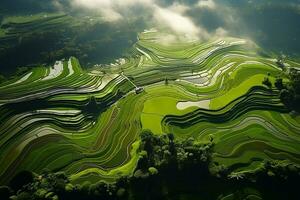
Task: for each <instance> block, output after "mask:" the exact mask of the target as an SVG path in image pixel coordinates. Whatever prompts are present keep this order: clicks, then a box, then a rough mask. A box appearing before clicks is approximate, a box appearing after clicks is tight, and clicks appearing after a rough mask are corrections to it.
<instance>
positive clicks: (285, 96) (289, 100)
mask: <svg viewBox="0 0 300 200" xmlns="http://www.w3.org/2000/svg"><path fill="white" fill-rule="evenodd" d="M279 98H280V100H281V102H282V103H283V104H284V105H285V106H286V107H287V108H289V109H292V107H293V104H294V98H295V94H294V92H293V90H287V89H282V90H281V91H280V94H279Z"/></svg>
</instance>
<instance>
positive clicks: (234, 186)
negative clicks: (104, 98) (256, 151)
mask: <svg viewBox="0 0 300 200" xmlns="http://www.w3.org/2000/svg"><path fill="white" fill-rule="evenodd" d="M213 145H214V144H213V142H208V143H201V142H199V141H195V140H194V139H193V138H188V139H185V140H176V139H175V138H174V135H172V134H168V135H160V136H155V135H153V134H152V133H151V132H149V131H144V132H143V133H141V145H140V147H139V150H138V154H139V160H138V164H137V166H136V168H135V171H134V173H133V174H132V175H127V176H122V177H121V178H119V179H117V180H116V181H115V182H113V183H105V182H103V181H99V182H97V183H94V184H91V183H90V182H89V181H86V182H84V183H83V184H81V185H79V184H76V185H74V184H72V183H71V182H70V180H69V179H68V177H67V176H66V175H65V174H64V173H54V174H53V173H50V172H43V173H42V174H40V175H34V174H32V173H30V172H28V171H23V172H20V173H19V174H18V175H16V177H15V178H14V179H13V180H12V181H11V183H10V186H11V188H9V187H2V188H0V192H1V196H2V197H4V198H5V199H6V198H7V199H8V197H9V196H11V197H12V198H13V199H106V200H108V199H199V198H200V199H245V198H246V199H285V198H288V199H296V198H297V196H298V195H297V190H296V188H297V185H295V182H293V181H296V180H298V179H299V177H300V173H299V169H300V168H299V167H300V166H299V165H298V166H297V165H291V164H288V165H287V164H286V163H284V162H272V161H265V162H264V163H263V165H261V167H260V169H259V170H258V171H256V172H255V173H251V174H247V173H236V174H230V175H228V174H227V173H228V170H226V169H221V168H219V170H218V172H217V173H215V172H214V173H211V172H209V165H210V164H211V153H212V151H213ZM266 184H267V185H266ZM216 187H221V188H218V189H217V190H216V189H215V188H216ZM276 188H280V190H278V191H276V190H275V191H273V190H274V189H276ZM282 191H284V192H282ZM286 192H287V193H286Z"/></svg>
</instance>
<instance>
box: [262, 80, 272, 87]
mask: <svg viewBox="0 0 300 200" xmlns="http://www.w3.org/2000/svg"><path fill="white" fill-rule="evenodd" d="M262 84H264V85H266V86H267V87H268V88H271V87H272V83H271V81H270V79H269V78H268V77H265V78H264V80H263V82H262Z"/></svg>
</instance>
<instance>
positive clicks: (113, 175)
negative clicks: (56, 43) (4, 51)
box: [0, 30, 300, 199]
mask: <svg viewBox="0 0 300 200" xmlns="http://www.w3.org/2000/svg"><path fill="white" fill-rule="evenodd" d="M169 36H170V35H169V34H168V33H161V32H157V31H156V30H148V31H144V32H143V33H141V34H139V35H138V42H137V43H135V44H134V46H133V48H132V49H131V52H130V54H129V55H128V56H127V57H124V58H120V59H117V60H116V61H115V62H114V63H111V64H107V65H95V66H94V67H93V68H92V69H90V70H84V69H82V68H81V65H80V64H79V61H78V60H77V59H76V58H75V57H70V59H69V60H60V61H57V62H56V63H55V64H54V65H53V66H51V67H46V66H36V67H34V68H32V69H25V70H20V75H19V76H16V77H15V78H12V79H10V80H7V81H5V82H3V83H1V84H0V93H1V96H0V138H1V139H0V152H1V157H0V163H1V165H0V184H1V185H2V184H3V185H8V184H10V183H12V182H14V179H13V177H15V176H17V175H18V174H19V173H20V172H22V171H30V172H33V173H34V174H35V175H34V176H33V177H32V179H33V183H32V180H29V181H28V182H30V183H29V185H27V186H25V188H23V189H21V191H20V192H19V193H17V190H18V189H19V188H20V186H15V184H11V186H12V188H13V189H15V191H14V194H17V195H18V196H19V195H21V196H22V195H27V196H28V195H29V196H30V195H34V196H35V197H36V195H40V196H41V199H43V198H44V197H46V195H49V196H48V197H49V198H52V199H55V198H57V197H61V198H67V199H69V198H75V196H76V197H78V198H80V197H82V198H87V199H91V198H94V197H91V196H93V195H95V196H97V195H99V196H101V195H108V196H111V197H109V198H112V199H116V198H127V197H126V195H125V194H127V195H129V197H130V198H131V199H140V198H141V196H143V195H144V194H145V192H148V193H149V194H153V195H159V196H157V197H156V196H153V197H152V196H149V198H166V199H168V198H171V199H174V198H175V196H176V192H180V193H181V194H182V195H183V196H182V197H180V196H177V197H176V198H178V199H184V198H186V199H193V198H196V197H193V196H187V195H188V194H189V189H188V188H190V189H191V190H192V192H191V193H196V194H197V191H198V192H199V191H202V190H203V191H205V190H204V189H201V188H206V187H205V184H208V185H209V186H208V187H207V188H210V189H212V188H213V187H211V186H212V185H218V186H219V187H220V188H222V187H224V191H223V190H222V191H220V192H216V193H213V192H212V191H211V190H209V189H207V188H206V189H207V191H208V193H206V194H207V195H213V196H205V193H203V195H204V196H203V198H204V199H232V198H240V199H243V198H250V199H251V198H252V199H265V198H266V199H276V198H278V199H281V197H283V196H280V195H283V194H281V193H280V191H278V192H279V193H278V194H277V193H274V194H272V189H271V187H270V188H268V187H267V186H265V184H271V185H272V186H274V188H276V187H278V188H279V187H280V183H281V182H282V180H287V181H286V183H285V185H284V186H282V187H283V188H285V187H286V188H289V191H291V192H290V194H291V198H290V199H292V198H293V197H295V195H297V194H295V191H296V190H294V188H293V187H291V186H293V185H292V182H293V181H295V180H299V177H298V176H299V164H300V146H299V140H300V138H299V134H298V133H299V132H300V116H299V115H298V113H297V111H298V110H297V108H296V107H297V106H296V105H298V104H297V103H296V102H298V94H299V87H298V86H299V73H298V70H299V67H300V64H299V63H297V62H295V61H293V60H289V59H286V60H284V61H283V64H284V66H285V68H283V67H282V65H281V64H278V62H277V60H276V59H273V58H272V57H270V56H267V55H265V54H261V52H262V50H261V49H260V48H259V47H258V46H256V45H255V44H254V43H253V42H251V41H248V40H244V39H239V38H222V39H220V38H218V39H211V40H210V41H208V42H199V41H184V42H170V41H166V40H165V39H166V38H168V37H169ZM286 99H287V100H286ZM141 133H142V134H141ZM174 138H175V139H174ZM45 169H48V170H49V172H47V173H46V172H45ZM61 172H63V174H62V173H61ZM171 172H172V173H171ZM25 174H26V173H25ZM174 174H176V175H178V176H174ZM27 175H28V174H27ZM17 177H18V176H17ZM27 177H29V178H30V175H28V176H27ZM122 177H123V178H124V177H125V178H126V181H128V182H126V184H125V185H122V184H124V183H122V181H120V180H119V179H120V178H122ZM197 180H199V182H198V181H197ZM202 180H203V181H202ZM87 181H88V183H87ZM99 181H100V182H99ZM116 181H117V182H116ZM123 181H124V180H123ZM189 181H190V182H189ZM253 181H254V183H253ZM17 182H18V181H17ZM158 182H159V183H160V184H157V183H158ZM179 182H182V184H180V183H179ZM164 183H166V184H164ZM172 183H174V184H172ZM177 183H178V185H177ZM77 184H79V185H80V186H78V185H77ZM118 184H121V185H118ZM226 184H228V188H227V187H226ZM147 185H149V187H146V186H147ZM185 185H186V186H185ZM224 185H225V186H224ZM139 186H140V187H139ZM142 186H145V187H142ZM193 186H194V188H193ZM248 186H249V188H248ZM180 188H182V190H180ZM2 190H3V191H4V190H6V192H7V191H8V189H7V188H6V189H5V188H4V189H3V188H2ZM2 190H1V191H2ZM153 190H155V191H161V192H156V193H155V192H153ZM238 190H240V191H242V192H241V193H240V192H237V191H238ZM103 191H104V192H103ZM105 191H107V192H105ZM49 193H51V194H49ZM200 193H202V192H200ZM212 193H213V194H212ZM177 194H178V193H177ZM64 195H67V196H64ZM68 195H70V196H68ZM80 195H82V196H80ZM86 195H91V196H88V197H87V196H86ZM118 195H120V197H119V196H118ZM123 195H125V196H123ZM160 195H162V196H160ZM232 195H233V196H232ZM273 195H274V196H273ZM108 196H104V197H102V198H104V199H108ZM117 196H118V197H117ZM237 196H238V197H237ZM18 198H21V199H22V197H18ZM23 198H26V197H23ZM36 198H37V197H36ZM95 198H96V197H95ZM143 198H144V196H143ZM196 199H197V198H196Z"/></svg>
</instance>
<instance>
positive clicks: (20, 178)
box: [10, 170, 33, 191]
mask: <svg viewBox="0 0 300 200" xmlns="http://www.w3.org/2000/svg"><path fill="white" fill-rule="evenodd" d="M32 181H33V174H32V173H31V172H29V171H26V170H24V171H21V172H19V173H18V174H17V175H16V176H15V177H13V179H12V180H11V181H10V186H11V188H12V189H13V190H14V191H18V190H19V189H21V188H22V187H23V186H25V185H27V184H29V183H31V182H32Z"/></svg>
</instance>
